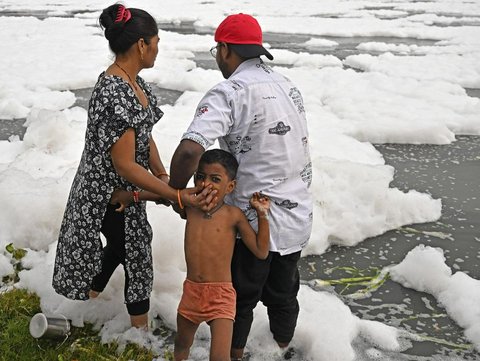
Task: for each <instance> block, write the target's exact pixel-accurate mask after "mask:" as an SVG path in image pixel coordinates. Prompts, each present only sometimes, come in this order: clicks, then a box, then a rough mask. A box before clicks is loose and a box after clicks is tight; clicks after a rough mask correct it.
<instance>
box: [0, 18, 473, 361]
mask: <svg viewBox="0 0 480 361" xmlns="http://www.w3.org/2000/svg"><path fill="white" fill-rule="evenodd" d="M3 15H9V16H19V15H26V14H22V13H8V14H6V13H4V14H3ZM33 15H35V16H38V17H39V18H43V17H45V16H46V15H45V14H43V13H38V14H33ZM70 16H71V14H70ZM160 27H161V28H162V29H164V30H170V31H176V32H179V33H211V31H212V30H211V29H199V28H195V27H194V26H193V24H188V23H186V24H182V25H173V24H160ZM310 38H311V37H310V36H308V35H298V36H297V35H292V34H269V33H266V34H265V35H264V40H265V41H266V42H268V43H269V44H270V45H271V46H272V47H273V48H285V49H288V50H291V51H297V52H300V51H303V52H312V51H311V50H307V49H305V48H304V47H302V45H301V44H302V43H304V42H305V41H306V40H308V39H310ZM329 39H330V40H334V41H336V42H337V43H339V46H337V47H336V48H335V49H334V50H321V49H319V50H316V52H317V53H322V54H332V55H334V56H337V57H338V58H340V59H344V58H345V57H346V56H348V55H352V54H356V53H357V52H358V51H357V50H356V49H355V47H356V45H358V44H359V43H360V42H367V41H385V42H390V43H403V44H405V43H407V44H408V43H409V42H411V43H415V44H417V45H430V44H433V41H429V40H421V41H420V43H419V40H418V39H410V40H409V39H405V38H402V39H394V38H389V39H385V38H365V37H364V38H329ZM194 60H195V61H196V63H197V66H199V67H202V68H205V69H215V68H216V64H215V61H214V59H213V58H212V57H211V56H210V54H209V53H208V51H206V52H201V53H196V56H195V59H194ZM153 87H154V91H155V93H156V94H157V95H158V96H159V97H160V103H161V104H173V103H174V102H175V101H176V99H177V98H178V97H179V96H180V95H181V93H180V92H178V91H174V90H169V89H161V88H158V87H155V86H153ZM74 93H75V95H76V97H77V102H76V103H75V105H78V106H81V107H85V108H86V106H87V102H88V99H89V97H90V93H91V89H78V90H74ZM468 93H469V95H470V96H476V97H479V96H480V90H479V89H468ZM24 121H25V119H16V120H1V119H0V139H1V140H5V139H8V138H9V137H10V136H12V135H18V136H19V137H20V138H21V137H22V136H23V134H24V132H25V128H24V127H23V123H24ZM375 146H376V148H377V149H378V150H379V151H380V152H381V153H382V155H383V156H384V158H385V161H386V163H387V164H390V165H392V166H393V167H394V168H395V170H396V172H395V177H394V181H393V182H392V184H391V186H392V187H397V188H399V189H400V190H404V191H408V190H410V189H415V190H417V191H420V192H426V193H430V194H431V195H432V196H433V197H434V198H441V199H442V204H443V210H442V217H441V219H440V220H438V221H437V222H432V223H423V224H416V225H409V226H405V227H402V228H401V229H397V230H393V231H389V232H387V233H385V234H382V235H380V236H377V237H373V238H370V239H367V240H365V241H364V242H362V243H360V244H359V245H357V246H355V247H337V246H333V247H331V248H330V249H329V250H328V251H327V252H326V253H324V254H322V255H320V256H307V257H304V258H302V260H301V264H300V271H301V278H302V282H304V283H306V284H309V285H311V286H312V287H313V288H315V289H316V288H318V289H324V288H320V287H319V286H318V285H319V283H318V282H316V281H315V280H319V279H322V280H325V279H339V278H343V277H351V274H348V273H346V272H345V270H344V269H342V268H341V267H351V268H354V269H356V270H365V271H364V272H365V273H367V274H369V273H372V272H374V271H375V269H383V268H384V267H386V266H389V265H391V264H396V263H399V262H400V261H402V260H403V258H404V257H405V255H406V254H407V252H408V251H410V250H411V249H413V248H414V247H415V246H417V245H419V244H425V245H430V246H435V247H441V248H442V249H443V250H444V252H445V256H446V262H447V264H448V265H449V266H450V267H451V268H453V270H454V271H455V270H461V271H463V272H466V273H468V274H469V275H470V276H471V277H473V278H476V279H480V251H479V249H480V247H479V246H480V232H479V229H480V217H478V215H479V214H480V213H479V211H480V182H479V176H480V137H478V136H458V137H457V140H456V141H455V142H454V143H452V144H449V145H441V146H434V145H410V144H379V145H375ZM334 267H337V268H336V269H333V268H334ZM330 291H331V292H335V293H336V294H338V295H339V297H341V298H342V299H343V301H344V302H345V303H346V304H347V305H348V306H349V307H350V308H351V310H352V312H353V313H354V314H356V315H358V316H359V317H361V318H363V319H371V320H378V321H381V322H384V323H386V324H389V325H392V326H395V327H398V328H399V329H402V330H405V331H408V332H411V333H414V334H416V335H419V336H421V337H423V340H422V341H415V342H413V341H410V342H411V345H409V346H410V347H408V348H406V350H405V351H403V352H402V353H400V354H399V353H393V354H390V355H389V354H385V357H388V358H389V359H390V360H435V359H437V360H440V359H441V360H479V359H480V354H479V353H477V352H475V351H473V349H472V347H471V345H470V344H469V342H468V341H467V340H466V339H465V337H464V336H463V329H462V328H460V327H458V326H457V325H456V324H455V322H453V321H452V320H451V319H450V318H449V317H448V316H447V315H446V314H445V310H444V309H443V308H442V307H440V306H439V305H438V304H437V302H436V300H435V299H434V298H433V297H432V296H430V295H428V294H424V293H421V292H416V291H414V290H411V289H407V288H404V287H402V286H400V285H399V284H398V283H395V282H393V281H390V280H386V281H385V283H383V284H382V285H381V286H380V287H379V288H378V289H377V290H375V291H373V292H372V293H371V294H370V295H369V296H368V297H364V298H360V299H359V298H352V297H351V296H349V295H351V294H352V293H353V292H354V291H355V289H354V288H351V289H345V285H344V284H340V285H337V286H335V287H333V288H330ZM319 337H321V335H319ZM354 347H355V349H356V351H357V354H358V355H359V359H363V358H364V359H369V357H367V356H366V355H364V352H365V351H364V350H365V348H366V347H365V345H363V344H362V341H360V340H359V341H358V342H357V343H356V344H355V345H354ZM362 356H365V357H362ZM384 359H385V358H384Z"/></svg>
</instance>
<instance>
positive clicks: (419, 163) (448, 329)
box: [301, 136, 480, 360]
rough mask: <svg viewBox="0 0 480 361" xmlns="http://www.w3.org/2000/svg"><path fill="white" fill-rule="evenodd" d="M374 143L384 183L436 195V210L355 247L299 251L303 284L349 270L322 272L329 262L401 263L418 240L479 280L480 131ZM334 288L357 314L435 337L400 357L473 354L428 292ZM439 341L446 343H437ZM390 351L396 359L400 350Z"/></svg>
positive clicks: (389, 287) (391, 286)
mask: <svg viewBox="0 0 480 361" xmlns="http://www.w3.org/2000/svg"><path fill="white" fill-rule="evenodd" d="M376 148H377V149H378V150H379V151H380V152H381V153H382V154H383V156H384V158H385V161H386V163H387V164H390V165H392V166H393V167H394V168H395V170H396V172H395V178H394V181H393V182H392V184H391V187H396V188H399V189H400V190H402V191H408V190H410V189H415V190H417V191H420V192H425V193H429V194H431V195H432V196H433V197H434V198H440V199H441V200H442V217H441V218H440V219H439V220H438V221H437V222H431V223H422V224H415V225H409V226H405V227H402V228H401V229H397V230H393V231H390V232H387V233H385V234H382V235H380V236H377V237H373V238H370V239H367V240H365V241H364V242H362V243H360V244H359V245H357V246H355V247H337V246H333V247H331V249H329V250H328V252H326V253H325V254H322V255H320V256H307V257H304V258H303V259H302V264H301V275H302V279H303V280H304V281H305V282H307V283H309V282H308V281H309V280H310V281H311V280H314V279H318V278H320V279H327V280H328V279H338V278H342V277H350V276H349V275H348V274H346V273H345V272H343V271H341V270H337V271H333V272H331V273H330V272H328V270H329V269H332V268H333V267H347V266H348V267H356V268H358V269H368V268H369V267H370V268H371V267H378V268H380V269H382V268H384V267H386V266H389V265H391V264H397V263H399V262H401V261H402V260H403V259H404V257H405V255H406V254H407V253H408V252H409V251H410V250H411V249H413V248H415V247H416V246H417V245H419V244H424V245H428V246H432V247H440V248H442V249H443V250H444V253H445V258H446V263H447V265H448V266H449V267H450V268H452V271H453V273H454V272H456V271H457V270H460V271H462V272H465V273H467V274H469V275H470V276H471V277H473V278H475V279H480V217H479V215H480V182H479V177H480V137H478V136H458V137H457V141H456V142H454V143H452V144H449V145H441V146H437V145H426V144H423V145H411V144H383V145H376ZM367 273H368V272H367ZM310 284H312V285H314V284H315V283H313V282H310ZM342 291H343V292H344V293H345V294H346V296H340V297H342V299H343V300H344V302H345V303H346V304H347V305H348V306H349V307H350V308H351V310H352V312H353V313H354V314H356V315H358V316H359V317H361V318H362V319H371V320H377V321H381V322H384V323H385V324H388V325H392V326H395V327H398V328H400V329H402V330H406V331H409V332H412V333H415V334H417V335H420V336H424V337H426V338H430V337H431V338H435V339H436V340H435V341H434V342H433V341H422V342H414V343H413V347H411V348H409V349H407V350H406V351H404V352H403V354H404V355H410V356H409V357H408V359H411V360H418V359H423V358H422V357H421V356H428V357H427V359H432V358H431V357H433V355H443V356H448V358H447V359H452V358H455V357H459V359H462V360H480V354H479V353H477V352H475V351H473V350H472V349H471V345H470V344H469V342H468V341H467V340H466V339H465V337H464V335H463V331H464V330H463V329H462V328H460V327H459V326H457V325H456V324H455V322H454V321H452V320H451V319H450V318H449V317H448V316H447V315H446V313H445V310H444V309H443V308H442V307H440V306H439V305H438V304H437V301H436V300H435V298H433V297H432V296H430V295H429V294H426V293H422V292H417V291H414V290H412V289H408V288H404V287H402V286H401V285H399V284H398V283H395V282H393V281H390V280H387V281H386V282H385V283H384V284H383V285H382V286H381V287H380V288H379V289H378V290H376V291H375V292H373V293H372V294H371V296H370V297H367V298H364V299H356V300H355V299H351V298H349V297H348V294H350V293H352V292H353V291H354V290H347V291H345V290H344V285H338V286H335V292H336V293H337V294H340V293H341V292H342ZM443 341H447V342H450V343H452V345H445V344H442V343H441V342H443ZM455 344H456V345H461V346H464V347H465V349H462V348H457V347H456V346H455ZM359 352H361V350H359ZM414 356H417V357H414ZM390 357H391V359H392V360H401V359H403V358H402V356H401V355H390ZM444 358H445V357H444Z"/></svg>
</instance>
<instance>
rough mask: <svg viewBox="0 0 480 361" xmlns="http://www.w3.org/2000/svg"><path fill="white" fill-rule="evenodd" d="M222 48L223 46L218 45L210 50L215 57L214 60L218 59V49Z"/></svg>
mask: <svg viewBox="0 0 480 361" xmlns="http://www.w3.org/2000/svg"><path fill="white" fill-rule="evenodd" d="M220 46H222V44H217V45H215V46H212V48H211V49H210V54H212V56H213V57H214V58H216V57H217V49H218V47H220Z"/></svg>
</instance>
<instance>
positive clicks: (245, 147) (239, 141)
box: [228, 135, 252, 154]
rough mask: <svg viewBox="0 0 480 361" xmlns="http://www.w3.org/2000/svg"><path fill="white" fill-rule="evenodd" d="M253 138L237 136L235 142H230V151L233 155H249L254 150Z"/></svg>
mask: <svg viewBox="0 0 480 361" xmlns="http://www.w3.org/2000/svg"><path fill="white" fill-rule="evenodd" d="M251 144H252V138H250V137H249V136H248V135H247V136H246V137H243V138H242V137H240V136H237V137H236V138H235V140H230V141H229V142H228V149H229V150H230V153H232V154H241V153H247V152H249V151H251V150H252V146H251Z"/></svg>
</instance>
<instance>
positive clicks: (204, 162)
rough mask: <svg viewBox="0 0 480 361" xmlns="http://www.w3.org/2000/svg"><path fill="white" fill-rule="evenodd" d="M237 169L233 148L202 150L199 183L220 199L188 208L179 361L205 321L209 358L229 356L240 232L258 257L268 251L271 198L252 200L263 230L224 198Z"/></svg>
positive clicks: (257, 196)
mask: <svg viewBox="0 0 480 361" xmlns="http://www.w3.org/2000/svg"><path fill="white" fill-rule="evenodd" d="M237 168H238V162H237V160H236V159H235V157H233V156H232V155H231V154H230V153H228V152H226V151H224V150H220V149H213V150H209V151H206V152H205V153H204V154H203V155H202V157H201V159H200V161H199V164H198V170H197V172H196V173H195V175H194V177H195V184H199V183H201V182H204V184H205V186H208V185H209V184H211V185H212V186H213V189H214V190H217V194H216V196H217V197H218V204H217V206H216V207H215V208H213V209H212V210H211V211H210V212H209V213H204V212H202V211H201V210H198V209H195V208H185V211H186V217H187V224H186V228H185V259H186V264H187V278H186V280H185V282H184V284H183V296H182V299H181V301H180V304H179V306H178V313H177V335H176V338H175V350H174V355H175V360H176V361H179V360H185V359H187V358H188V355H189V352H190V347H191V346H192V343H193V339H194V336H195V332H196V331H197V329H198V326H199V325H200V323H202V322H203V321H205V322H207V323H208V325H209V326H210V332H211V346H210V360H221V361H227V360H228V361H229V360H230V345H231V340H232V332H233V331H232V330H233V321H234V320H235V301H236V293H235V290H234V288H233V286H232V278H231V273H230V264H231V260H232V255H233V248H234V245H235V240H236V237H237V234H238V235H239V236H240V237H241V239H242V240H243V242H244V243H245V245H246V246H247V247H248V248H249V249H250V250H251V251H252V253H253V254H255V256H257V257H258V258H260V259H265V258H267V256H268V253H269V239H270V229H269V225H268V210H269V208H270V201H269V199H268V198H267V197H266V196H264V195H261V194H260V193H255V194H253V196H252V198H251V199H250V205H251V207H252V208H254V209H255V210H256V213H257V217H258V234H256V233H255V231H254V230H253V229H252V227H251V226H250V223H249V222H248V220H247V218H246V217H245V215H244V213H243V212H242V210H241V209H240V208H238V207H234V206H231V205H228V204H226V203H224V197H225V195H227V194H229V193H230V192H232V191H233V189H234V188H235V176H236V172H237Z"/></svg>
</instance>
